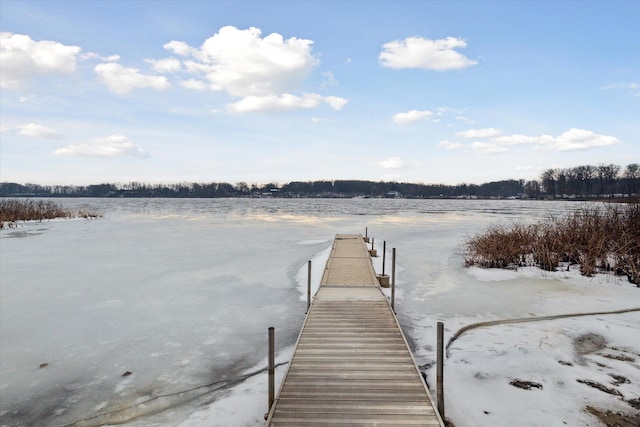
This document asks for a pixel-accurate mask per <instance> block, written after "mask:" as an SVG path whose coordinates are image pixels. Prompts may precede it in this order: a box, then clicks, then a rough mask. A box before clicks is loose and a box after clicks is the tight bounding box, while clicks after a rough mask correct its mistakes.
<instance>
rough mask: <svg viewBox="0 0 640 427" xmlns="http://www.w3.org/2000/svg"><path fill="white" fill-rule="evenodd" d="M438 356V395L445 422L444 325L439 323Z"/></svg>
mask: <svg viewBox="0 0 640 427" xmlns="http://www.w3.org/2000/svg"><path fill="white" fill-rule="evenodd" d="M436 345H437V355H436V395H437V404H438V413H440V418H442V419H443V420H444V382H443V374H444V360H443V355H444V351H443V350H444V323H442V322H438V338H437V344H436Z"/></svg>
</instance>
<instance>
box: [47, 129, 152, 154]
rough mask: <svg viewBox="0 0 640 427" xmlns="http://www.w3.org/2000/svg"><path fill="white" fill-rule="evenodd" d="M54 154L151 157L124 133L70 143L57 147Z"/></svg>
mask: <svg viewBox="0 0 640 427" xmlns="http://www.w3.org/2000/svg"><path fill="white" fill-rule="evenodd" d="M54 154H56V155H60V156H78V157H99V158H118V157H139V158H145V157H150V154H149V153H148V152H147V151H145V150H143V149H142V148H139V147H136V146H135V145H134V143H133V142H132V141H131V140H130V139H129V138H127V137H126V136H124V135H122V134H115V135H111V136H107V137H105V138H95V139H92V140H91V141H89V142H86V143H82V144H78V145H69V146H67V147H63V148H59V149H57V150H56V151H54Z"/></svg>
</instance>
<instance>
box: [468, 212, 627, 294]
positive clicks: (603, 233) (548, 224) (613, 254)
mask: <svg viewBox="0 0 640 427" xmlns="http://www.w3.org/2000/svg"><path fill="white" fill-rule="evenodd" d="M463 254H464V257H465V262H466V264H467V265H479V266H482V267H494V268H517V267H522V266H537V267H540V268H542V269H544V270H547V271H554V270H556V269H557V268H558V267H559V266H560V265H561V264H563V265H567V266H569V265H576V264H579V265H580V272H581V273H582V274H583V275H585V276H592V275H593V274H595V273H598V272H601V271H612V272H614V273H616V274H618V275H623V276H627V278H628V279H629V281H630V282H631V283H634V284H636V285H638V286H640V204H638V203H631V204H626V205H608V206H606V207H600V208H598V207H583V208H581V209H578V210H576V211H574V212H573V213H570V214H568V215H566V216H563V217H558V218H550V219H548V220H545V221H540V222H538V223H535V224H522V223H516V224H512V225H509V226H502V225H494V226H492V227H490V228H489V229H488V230H487V231H485V232H483V233H481V234H478V235H475V236H472V237H471V238H469V239H467V240H466V241H465V242H464V243H463Z"/></svg>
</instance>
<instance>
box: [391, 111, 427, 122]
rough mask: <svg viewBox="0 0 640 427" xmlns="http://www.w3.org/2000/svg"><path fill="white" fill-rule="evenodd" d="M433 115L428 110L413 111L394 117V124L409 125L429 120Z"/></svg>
mask: <svg viewBox="0 0 640 427" xmlns="http://www.w3.org/2000/svg"><path fill="white" fill-rule="evenodd" d="M431 116H433V113H432V112H431V111H428V110H423V111H418V110H411V111H408V112H406V113H398V114H395V115H394V116H393V122H394V123H397V124H407V123H412V122H415V121H418V120H424V119H428V118H429V117H431Z"/></svg>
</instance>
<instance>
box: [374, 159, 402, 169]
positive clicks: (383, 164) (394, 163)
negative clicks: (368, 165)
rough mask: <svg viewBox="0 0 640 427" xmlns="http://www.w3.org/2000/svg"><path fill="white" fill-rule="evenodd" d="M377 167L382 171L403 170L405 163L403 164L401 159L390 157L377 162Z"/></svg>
mask: <svg viewBox="0 0 640 427" xmlns="http://www.w3.org/2000/svg"><path fill="white" fill-rule="evenodd" d="M376 166H378V167H380V168H382V169H402V168H403V167H405V162H403V161H402V160H401V159H400V157H390V158H388V159H386V160H381V161H379V162H377V163H376Z"/></svg>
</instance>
